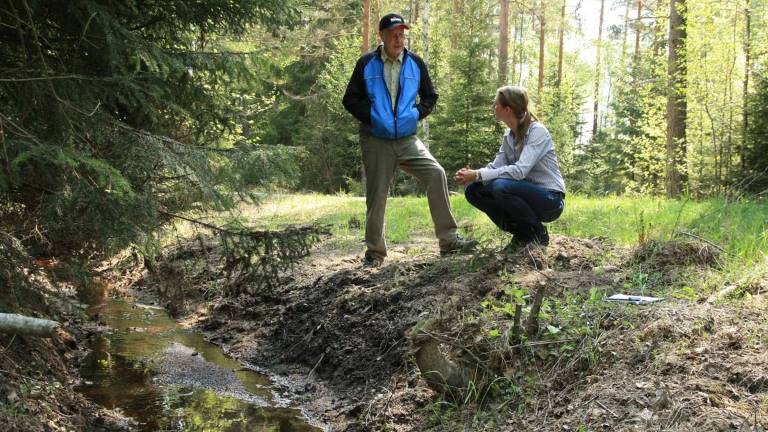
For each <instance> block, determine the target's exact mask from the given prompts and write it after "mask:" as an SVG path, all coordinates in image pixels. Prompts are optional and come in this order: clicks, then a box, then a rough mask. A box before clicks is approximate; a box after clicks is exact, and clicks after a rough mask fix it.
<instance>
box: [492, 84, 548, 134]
mask: <svg viewBox="0 0 768 432" xmlns="http://www.w3.org/2000/svg"><path fill="white" fill-rule="evenodd" d="M496 99H497V100H498V101H499V103H500V104H501V106H503V107H509V108H511V109H512V112H513V113H514V114H515V117H517V130H515V131H514V133H515V140H516V141H517V147H518V148H522V147H523V145H524V144H525V135H526V134H527V133H528V128H529V127H530V126H531V123H533V122H534V121H539V119H538V118H536V116H535V115H534V114H533V113H532V112H530V111H529V110H528V91H527V90H526V89H525V88H524V87H519V86H504V87H500V88H499V89H498V90H496Z"/></svg>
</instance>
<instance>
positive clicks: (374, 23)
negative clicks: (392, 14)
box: [371, 0, 381, 43]
mask: <svg viewBox="0 0 768 432" xmlns="http://www.w3.org/2000/svg"><path fill="white" fill-rule="evenodd" d="M380 18H381V17H379V0H373V20H372V21H371V33H372V34H373V41H374V43H375V42H377V41H378V35H379V19H380Z"/></svg>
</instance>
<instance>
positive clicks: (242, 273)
mask: <svg viewBox="0 0 768 432" xmlns="http://www.w3.org/2000/svg"><path fill="white" fill-rule="evenodd" d="M160 214H162V215H164V216H167V217H171V218H177V219H181V220H184V221H187V222H190V223H192V224H193V225H196V226H199V227H202V228H203V229H206V230H210V231H212V232H213V234H214V238H215V239H216V241H217V242H218V245H219V246H220V250H221V251H222V253H221V254H215V255H206V257H205V258H204V259H206V260H207V261H208V263H207V264H208V265H207V266H206V267H209V268H216V269H218V272H217V274H215V275H209V276H211V277H214V278H219V277H221V276H225V279H226V280H227V283H226V286H227V288H226V290H227V291H228V292H229V293H230V294H233V295H237V294H240V293H242V292H248V293H251V294H253V293H254V292H256V291H259V290H261V289H269V288H273V287H274V286H276V285H275V284H279V283H280V276H281V274H282V273H284V272H286V271H288V270H290V269H291V268H292V266H293V265H294V263H296V262H298V261H299V260H300V259H302V258H303V257H305V256H307V255H309V251H310V248H311V247H312V246H313V245H314V244H316V243H317V242H319V241H320V239H321V237H322V236H326V235H329V234H330V229H329V227H328V226H325V225H318V224H315V225H309V226H290V227H286V228H284V229H281V230H256V229H252V228H250V227H247V226H243V225H240V224H238V225H236V226H226V227H222V226H217V225H214V224H211V223H208V222H204V221H201V220H198V219H194V218H191V217H187V216H182V215H179V214H175V213H171V212H168V211H164V210H161V211H160ZM201 249H204V248H201Z"/></svg>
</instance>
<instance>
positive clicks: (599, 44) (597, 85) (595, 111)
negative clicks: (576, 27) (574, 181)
mask: <svg viewBox="0 0 768 432" xmlns="http://www.w3.org/2000/svg"><path fill="white" fill-rule="evenodd" d="M604 13H605V0H600V20H599V24H598V30H597V65H596V66H595V92H594V98H595V103H594V105H593V111H592V142H594V141H595V140H596V139H597V133H598V129H597V120H598V115H599V112H598V104H599V102H600V75H601V74H602V70H601V69H602V68H601V65H600V61H601V58H600V54H601V48H602V45H603V16H604Z"/></svg>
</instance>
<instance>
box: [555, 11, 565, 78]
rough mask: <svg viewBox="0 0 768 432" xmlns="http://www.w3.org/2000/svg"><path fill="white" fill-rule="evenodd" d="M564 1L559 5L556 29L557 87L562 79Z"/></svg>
mask: <svg viewBox="0 0 768 432" xmlns="http://www.w3.org/2000/svg"><path fill="white" fill-rule="evenodd" d="M565 1H566V0H563V4H562V5H561V6H560V29H559V31H558V39H559V41H558V47H557V87H558V88H559V87H560V83H561V82H562V81H563V49H564V46H565V43H564V40H565Z"/></svg>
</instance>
